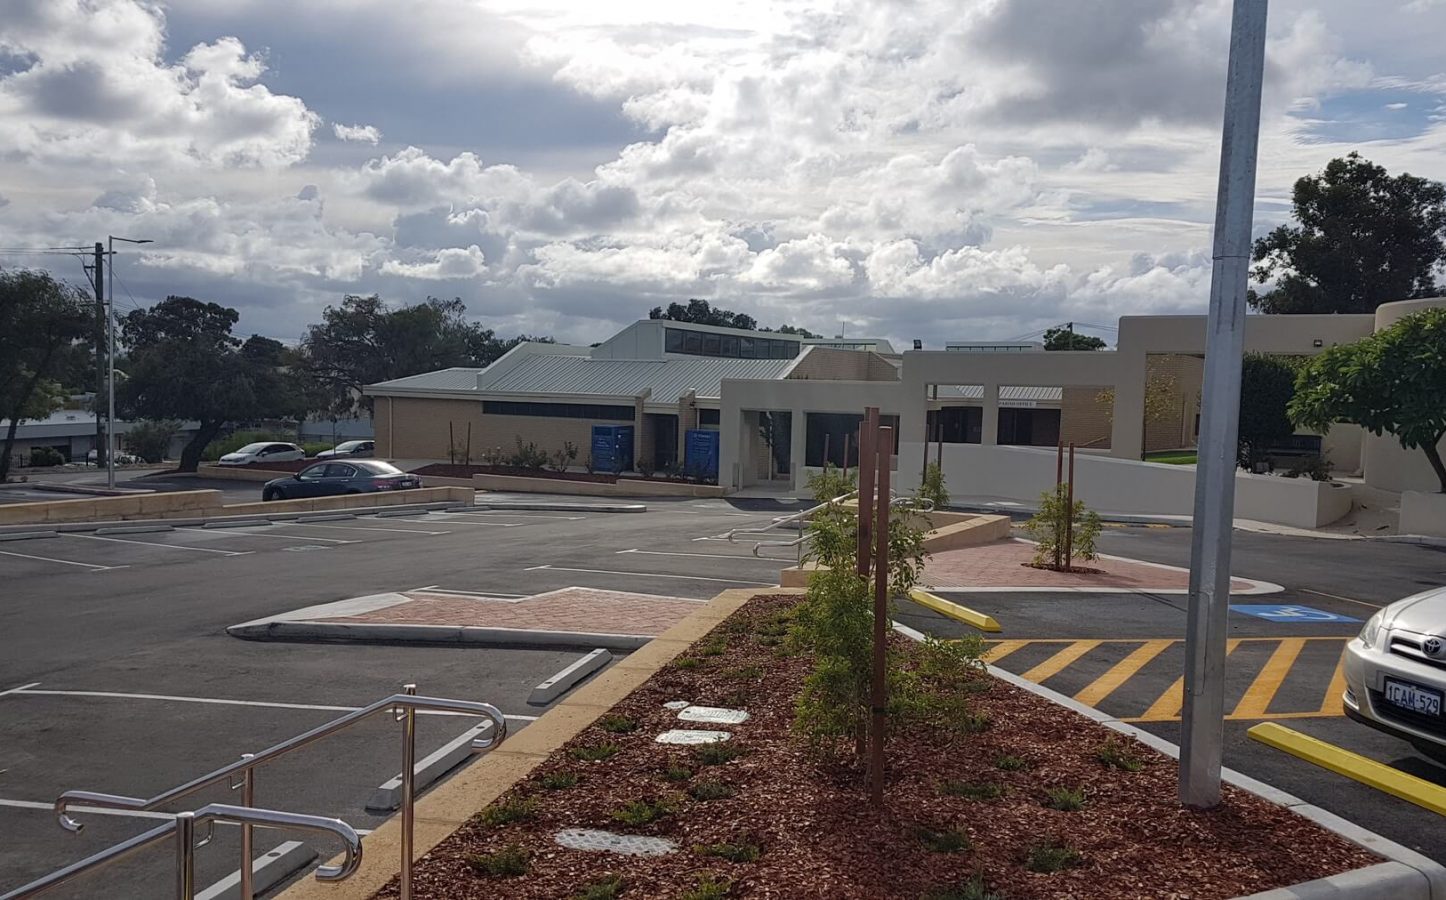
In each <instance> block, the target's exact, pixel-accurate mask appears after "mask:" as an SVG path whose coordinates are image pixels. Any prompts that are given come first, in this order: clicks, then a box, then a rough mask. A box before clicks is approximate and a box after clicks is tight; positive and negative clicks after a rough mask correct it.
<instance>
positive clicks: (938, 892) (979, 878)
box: [919, 875, 1004, 900]
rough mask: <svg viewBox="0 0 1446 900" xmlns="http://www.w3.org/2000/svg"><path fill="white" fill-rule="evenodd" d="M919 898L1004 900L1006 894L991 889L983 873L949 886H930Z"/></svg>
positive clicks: (928, 899) (934, 899)
mask: <svg viewBox="0 0 1446 900" xmlns="http://www.w3.org/2000/svg"><path fill="white" fill-rule="evenodd" d="M919 900H1004V895H1003V894H1000V893H997V892H995V891H991V890H989V888H988V887H986V886H985V884H984V876H983V875H975V876H974V877H973V878H970V879H969V880H968V881H965V882H962V883H960V884H954V885H949V886H947V887H936V888H930V889H929V890H927V891H925V892H924V894H923V895H922V896H921V897H920V898H919Z"/></svg>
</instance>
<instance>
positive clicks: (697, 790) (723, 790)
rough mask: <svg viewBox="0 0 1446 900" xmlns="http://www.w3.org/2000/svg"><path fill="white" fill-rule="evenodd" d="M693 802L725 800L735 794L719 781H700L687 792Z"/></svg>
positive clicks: (730, 788)
mask: <svg viewBox="0 0 1446 900" xmlns="http://www.w3.org/2000/svg"><path fill="white" fill-rule="evenodd" d="M688 793H689V794H691V795H692V796H693V799H694V800H726V799H728V798H729V797H732V796H733V794H734V793H735V792H734V790H733V788H732V787H731V786H729V785H726V784H724V783H723V782H721V781H700V782H698V783H697V784H695V785H693V787H692V788H691V789H690V790H689V791H688Z"/></svg>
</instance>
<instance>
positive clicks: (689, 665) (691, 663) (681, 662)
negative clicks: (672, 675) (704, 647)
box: [673, 656, 702, 670]
mask: <svg viewBox="0 0 1446 900" xmlns="http://www.w3.org/2000/svg"><path fill="white" fill-rule="evenodd" d="M700 665H702V660H700V659H698V657H696V656H680V657H678V658H677V659H675V660H673V668H675V669H684V670H687V669H696V668H698V666H700Z"/></svg>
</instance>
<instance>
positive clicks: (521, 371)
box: [477, 356, 797, 403]
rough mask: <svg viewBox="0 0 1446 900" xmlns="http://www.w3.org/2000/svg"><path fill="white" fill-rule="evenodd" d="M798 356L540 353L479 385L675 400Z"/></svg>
mask: <svg viewBox="0 0 1446 900" xmlns="http://www.w3.org/2000/svg"><path fill="white" fill-rule="evenodd" d="M795 362H797V360H794V359H727V358H717V357H689V358H686V359H680V358H678V357H676V356H673V357H668V358H666V359H591V358H588V357H578V356H537V357H533V358H531V359H523V360H519V361H518V362H517V364H516V365H514V366H512V367H511V368H509V369H508V370H507V371H505V372H499V373H497V374H496V375H492V374H491V373H490V372H489V373H488V374H486V375H483V377H482V378H480V379H478V384H477V388H478V389H479V390H481V391H482V392H484V393H488V394H563V395H579V394H594V395H602V396H609V397H637V396H639V395H641V394H642V393H644V391H650V392H651V398H650V399H652V400H653V401H654V402H659V403H671V402H674V401H676V400H677V399H678V398H679V397H681V396H683V394H685V393H687V392H688V391H690V390H692V391H696V392H697V394H698V396H699V397H708V398H717V397H718V396H719V395H720V393H721V383H722V381H723V379H725V378H778V377H780V376H782V375H783V373H784V372H785V371H787V370H788V368H789V367H790V366H792V365H793V364H794V363H795Z"/></svg>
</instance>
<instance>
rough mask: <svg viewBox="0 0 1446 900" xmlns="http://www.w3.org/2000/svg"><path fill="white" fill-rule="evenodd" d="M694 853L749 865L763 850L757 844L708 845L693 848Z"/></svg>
mask: <svg viewBox="0 0 1446 900" xmlns="http://www.w3.org/2000/svg"><path fill="white" fill-rule="evenodd" d="M693 852H694V853H700V854H702V855H703V856H716V857H718V858H719V859H726V860H728V861H729V862H736V863H750V862H754V861H755V860H757V859H758V857H760V856H762V855H763V848H762V847H760V846H758V845H757V844H749V843H741V844H708V845H706V846H703V845H700V846H697V847H694V848H693Z"/></svg>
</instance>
